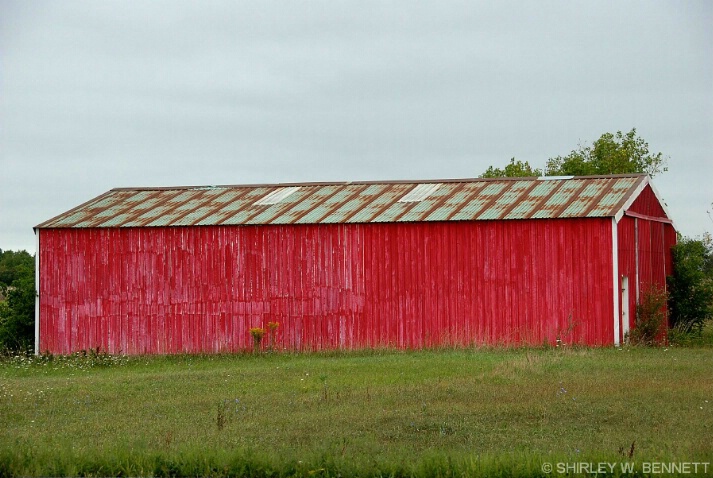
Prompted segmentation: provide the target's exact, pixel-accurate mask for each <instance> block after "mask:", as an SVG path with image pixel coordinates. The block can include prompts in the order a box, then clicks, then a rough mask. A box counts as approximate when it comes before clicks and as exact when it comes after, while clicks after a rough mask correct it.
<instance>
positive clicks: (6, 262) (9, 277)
mask: <svg viewBox="0 0 713 478" xmlns="http://www.w3.org/2000/svg"><path fill="white" fill-rule="evenodd" d="M34 270H35V259H34V257H32V256H31V255H30V253H29V252H27V251H17V252H15V251H3V250H2V249H0V288H2V287H3V286H4V287H9V286H10V285H12V283H13V282H14V281H15V280H16V279H19V278H20V276H22V275H24V274H26V273H27V272H28V271H29V272H32V273H33V274H34Z"/></svg>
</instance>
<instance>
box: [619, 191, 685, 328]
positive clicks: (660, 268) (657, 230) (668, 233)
mask: <svg viewBox="0 0 713 478" xmlns="http://www.w3.org/2000/svg"><path fill="white" fill-rule="evenodd" d="M627 211H629V212H634V213H637V214H641V215H643V216H648V217H650V218H651V219H644V218H641V217H629V216H626V215H625V216H624V217H622V219H621V220H620V221H619V224H618V226H617V227H618V241H619V275H620V276H621V277H623V276H626V277H628V278H629V284H630V289H631V291H630V294H629V310H630V314H629V326H630V328H632V329H633V328H634V325H635V310H636V304H637V303H638V302H639V300H640V298H641V295H642V294H643V293H644V292H645V291H647V290H648V289H649V288H650V287H651V286H655V287H658V288H660V289H664V290H665V289H666V276H667V275H670V274H671V272H672V268H673V262H672V261H673V258H672V254H671V247H673V246H674V245H675V244H676V231H675V229H674V228H673V226H672V225H671V224H670V223H669V221H668V218H667V216H666V213H665V211H664V209H663V207H662V206H661V203H660V202H659V200H658V199H657V198H656V195H655V194H654V192H653V190H652V189H651V186H646V187H645V188H644V190H643V191H642V192H641V194H640V195H639V196H638V197H637V199H636V200H635V201H634V202H633V203H632V205H631V207H630V208H629V209H628V210H627ZM637 264H638V269H637ZM620 301H621V297H620ZM620 310H622V308H621V307H620ZM622 330H623V328H622ZM622 333H623V332H622ZM620 339H622V340H623V336H622V337H620Z"/></svg>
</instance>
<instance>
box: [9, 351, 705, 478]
mask: <svg viewBox="0 0 713 478" xmlns="http://www.w3.org/2000/svg"><path fill="white" fill-rule="evenodd" d="M592 461H593V462H598V461H608V462H616V461H621V462H631V461H633V462H696V461H697V462H713V349H712V348H675V347H673V348H622V349H614V348H602V349H577V348H575V349H562V348H552V349H489V348H485V349H482V348H478V349H462V350H434V351H419V352H398V351H372V352H355V353H331V354H328V353H321V354H319V353H318V354H303V355H299V354H279V353H278V354H262V355H234V356H201V357H197V356H174V357H138V358H125V357H124V358H121V357H106V356H99V357H94V358H92V357H87V358H82V357H70V358H60V357H55V358H54V359H53V360H42V359H37V358H22V357H16V358H5V359H2V361H0V475H3V474H4V475H13V474H19V475H101V476H104V475H120V474H121V475H214V476H225V475H235V476H241V475H252V476H281V475H304V476H323V475H331V476H336V475H339V474H342V475H345V476H349V475H375V474H382V475H394V476H396V475H421V476H438V475H440V476H445V475H447V474H449V473H450V474H465V475H483V476H485V475H491V474H501V475H518V474H519V475H531V474H538V473H542V472H541V465H542V464H543V463H545V462H554V463H556V462H592ZM699 471H700V470H699ZM708 472H709V473H711V474H713V467H711V468H709V469H708Z"/></svg>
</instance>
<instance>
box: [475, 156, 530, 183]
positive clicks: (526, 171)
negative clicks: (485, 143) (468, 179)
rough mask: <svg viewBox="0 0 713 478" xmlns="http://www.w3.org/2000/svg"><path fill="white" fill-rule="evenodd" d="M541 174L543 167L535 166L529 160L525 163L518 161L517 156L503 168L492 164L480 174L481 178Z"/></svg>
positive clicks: (519, 176)
mask: <svg viewBox="0 0 713 478" xmlns="http://www.w3.org/2000/svg"><path fill="white" fill-rule="evenodd" d="M539 176H542V170H541V169H535V168H533V167H532V166H530V163H528V162H527V161H525V162H524V163H523V162H522V161H516V160H515V158H511V159H510V164H508V165H507V166H505V168H503V169H500V168H494V167H493V166H490V167H489V168H488V169H487V170H486V171H485V172H484V173H483V174H481V175H480V177H481V178H523V177H539Z"/></svg>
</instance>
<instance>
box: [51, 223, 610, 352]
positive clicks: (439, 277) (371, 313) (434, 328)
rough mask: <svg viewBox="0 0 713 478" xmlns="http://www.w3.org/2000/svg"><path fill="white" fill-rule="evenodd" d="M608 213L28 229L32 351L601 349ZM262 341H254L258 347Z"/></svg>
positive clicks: (606, 324) (606, 309) (605, 325)
mask: <svg viewBox="0 0 713 478" xmlns="http://www.w3.org/2000/svg"><path fill="white" fill-rule="evenodd" d="M611 234H612V233H611V220H610V219H565V220H522V221H479V222H475V223H474V222H447V223H423V222H422V223H389V224H369V225H362V224H334V225H305V226H242V227H194V228H185V227H170V228H121V229H119V228H115V229H43V230H42V231H41V236H40V249H39V250H40V255H41V260H40V264H41V274H40V283H39V290H40V350H41V351H51V352H53V353H69V352H72V351H76V350H81V349H88V348H96V347H100V348H101V349H102V350H106V351H109V352H111V353H129V354H143V353H180V352H191V353H194V352H231V351H238V350H245V349H249V348H250V347H251V346H252V341H251V337H250V334H249V329H250V328H251V327H258V326H260V327H265V326H266V325H267V323H268V322H269V321H277V322H279V323H280V324H281V325H280V327H279V329H278V333H277V342H276V346H277V347H279V348H285V349H290V350H312V349H333V348H344V349H354V348H362V347H377V346H393V347H399V348H420V347H429V346H436V345H440V344H452V343H457V344H463V345H467V344H473V343H477V344H481V343H489V344H497V343H503V344H506V343H507V344H510V343H534V344H540V343H543V342H547V343H555V341H556V340H557V339H558V338H559V339H561V340H562V341H563V342H565V343H572V342H578V343H586V344H593V345H597V344H610V343H612V338H613V333H614V332H613V320H612V317H613V304H612V300H611V297H612V279H611V274H612V262H611V260H612V259H611V258H612V251H611V237H612V236H611ZM268 342H269V340H268V339H266V340H265V341H264V345H266V344H267V343H268Z"/></svg>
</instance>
